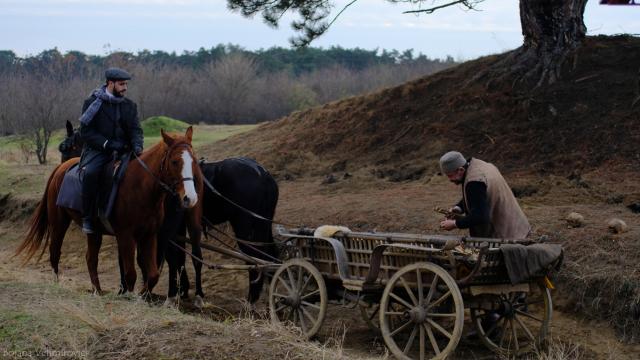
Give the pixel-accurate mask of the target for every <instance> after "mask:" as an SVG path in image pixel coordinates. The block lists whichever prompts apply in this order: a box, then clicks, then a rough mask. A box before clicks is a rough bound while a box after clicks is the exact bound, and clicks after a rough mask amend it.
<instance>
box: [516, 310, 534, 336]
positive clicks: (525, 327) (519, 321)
mask: <svg viewBox="0 0 640 360" xmlns="http://www.w3.org/2000/svg"><path fill="white" fill-rule="evenodd" d="M515 318H516V321H517V322H518V325H520V327H521V328H522V330H524V333H525V334H527V337H528V338H529V339H531V341H533V342H535V341H536V337H535V336H533V334H532V333H531V330H529V328H528V327H527V326H526V325H525V324H524V322H522V320H521V319H520V318H519V317H517V316H516V317H515Z"/></svg>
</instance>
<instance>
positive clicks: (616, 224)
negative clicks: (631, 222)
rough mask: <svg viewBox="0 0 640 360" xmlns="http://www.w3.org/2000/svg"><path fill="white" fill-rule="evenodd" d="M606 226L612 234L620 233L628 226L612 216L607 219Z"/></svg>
mask: <svg viewBox="0 0 640 360" xmlns="http://www.w3.org/2000/svg"><path fill="white" fill-rule="evenodd" d="M607 226H608V227H609V231H611V232H612V233H614V234H621V233H625V232H627V231H629V226H627V223H626V222H624V221H623V220H620V219H617V218H613V219H611V220H609V221H607Z"/></svg>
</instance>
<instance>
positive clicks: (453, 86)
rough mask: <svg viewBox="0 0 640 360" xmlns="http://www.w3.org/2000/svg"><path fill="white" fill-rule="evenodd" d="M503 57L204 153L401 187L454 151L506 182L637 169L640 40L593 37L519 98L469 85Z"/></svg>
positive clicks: (508, 84) (310, 114)
mask: <svg viewBox="0 0 640 360" xmlns="http://www.w3.org/2000/svg"><path fill="white" fill-rule="evenodd" d="M505 56H508V53H506V54H501V55H495V56H488V57H483V58H480V59H477V60H475V61H470V62H467V63H464V64H462V65H460V66H457V67H454V68H450V69H447V70H444V71H441V72H439V73H436V74H434V75H431V76H427V77H424V78H421V79H418V80H415V81H412V82H409V83H406V84H404V85H402V86H398V87H394V88H389V89H386V90H383V91H380V92H377V93H373V94H369V95H366V96H359V97H353V98H349V99H345V100H341V101H337V102H333V103H329V104H327V105H324V106H322V107H318V108H313V109H310V110H306V111H302V112H297V113H294V114H292V115H290V116H288V117H286V118H282V119H280V120H278V121H275V122H272V123H268V124H265V125H263V126H262V127H261V128H260V130H259V131H255V132H251V133H247V134H244V135H242V136H238V137H235V138H232V139H229V140H227V141H223V142H220V143H217V144H215V145H212V146H211V147H209V148H207V149H205V151H204V152H203V154H204V155H207V156H209V157H216V158H220V157H225V156H231V155H238V154H242V155H250V156H254V157H256V158H257V159H259V160H260V161H262V162H263V163H265V164H266V165H267V166H268V167H269V168H271V169H274V170H275V172H281V173H285V174H291V175H306V174H312V175H313V174H315V173H316V172H318V173H322V172H323V171H324V172H325V173H326V172H327V171H331V168H332V167H335V166H341V167H343V168H345V169H346V170H347V171H353V170H354V169H361V168H362V167H363V166H365V167H369V168H370V169H369V171H370V172H371V173H372V174H374V175H375V174H382V176H385V177H389V178H391V177H393V176H395V178H396V179H400V180H403V179H407V180H411V179H415V178H416V177H420V176H421V174H422V173H424V172H425V170H434V171H437V167H436V160H437V158H438V157H439V156H440V155H441V154H442V153H443V152H445V151H447V150H449V149H459V150H460V151H462V152H463V153H464V154H466V155H469V156H478V157H481V158H487V159H491V161H492V162H494V163H496V164H497V165H499V166H500V167H501V168H503V169H505V170H507V171H508V170H509V169H520V170H521V169H523V168H525V169H531V170H535V171H541V172H559V171H566V170H565V169H566V167H567V166H570V167H571V168H572V169H579V170H587V169H590V168H595V167H599V166H601V165H602V164H603V163H605V162H607V163H614V164H623V165H624V166H625V167H627V166H628V167H631V166H633V165H636V167H637V165H639V164H640V155H639V154H638V147H637V143H638V140H640V127H639V126H637V125H638V119H639V115H640V101H638V100H637V99H638V96H639V95H640V83H639V74H638V66H637V64H638V63H640V39H638V38H634V37H630V36H617V37H591V38H587V39H586V41H585V43H584V45H583V46H582V47H581V48H579V49H578V50H576V51H575V52H574V53H573V54H572V55H571V56H570V57H569V58H568V60H567V61H566V62H565V65H564V68H563V72H562V77H561V80H560V81H559V82H556V83H554V84H552V85H548V86H544V87H541V88H538V89H536V90H528V89H527V90H526V91H524V90H522V89H520V90H514V88H513V83H514V81H515V80H516V79H515V78H505V79H503V80H502V81H501V82H497V81H494V82H492V83H488V82H487V81H486V80H483V81H479V80H478V81H470V80H469V79H471V78H473V76H474V75H476V74H478V73H479V72H481V71H483V70H485V69H487V68H488V67H490V66H491V65H492V64H495V63H496V62H498V61H500V60H501V59H503V58H504V57H505ZM634 100H635V103H634ZM634 105H635V106H634ZM389 172H391V173H390V174H388V173H389ZM397 172H400V174H397ZM426 173H427V174H428V172H426ZM403 174H406V176H404V175H403ZM416 174H418V175H417V176H416Z"/></svg>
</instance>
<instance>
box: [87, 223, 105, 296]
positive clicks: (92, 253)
mask: <svg viewBox="0 0 640 360" xmlns="http://www.w3.org/2000/svg"><path fill="white" fill-rule="evenodd" d="M100 246H102V234H100V233H93V234H87V255H86V259H87V268H88V269H89V277H90V278H91V284H92V285H93V291H94V292H95V293H97V294H98V295H102V289H101V288H100V280H99V279H98V253H99V252H100Z"/></svg>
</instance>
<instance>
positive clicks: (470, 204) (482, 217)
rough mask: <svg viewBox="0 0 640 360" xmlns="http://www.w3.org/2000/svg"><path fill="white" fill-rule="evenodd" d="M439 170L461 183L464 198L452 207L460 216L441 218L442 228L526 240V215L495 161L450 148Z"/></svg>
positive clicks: (455, 181) (474, 234)
mask: <svg viewBox="0 0 640 360" xmlns="http://www.w3.org/2000/svg"><path fill="white" fill-rule="evenodd" d="M440 169H441V170H442V173H443V174H445V175H446V176H447V177H448V178H449V181H451V182H453V183H454V184H457V185H462V200H460V202H458V204H457V205H456V206H454V207H453V208H451V209H450V210H451V211H452V212H454V213H459V214H461V216H459V217H457V219H445V220H442V221H441V222H440V227H441V228H442V229H444V230H453V229H456V228H458V229H469V234H470V235H471V236H474V237H491V238H503V239H524V238H526V237H527V236H528V235H529V233H530V231H531V226H530V225H529V221H528V220H527V217H526V216H525V215H524V213H523V212H522V209H521V208H520V206H519V205H518V201H517V200H516V198H515V196H513V192H512V191H511V188H510V187H509V185H508V184H507V182H506V181H505V179H504V178H503V177H502V174H500V171H498V168H496V167H495V166H494V165H493V164H490V163H487V162H484V161H482V160H480V159H475V158H470V159H465V158H464V156H462V154H461V153H459V152H457V151H449V152H448V153H446V154H444V155H442V157H441V158H440Z"/></svg>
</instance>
